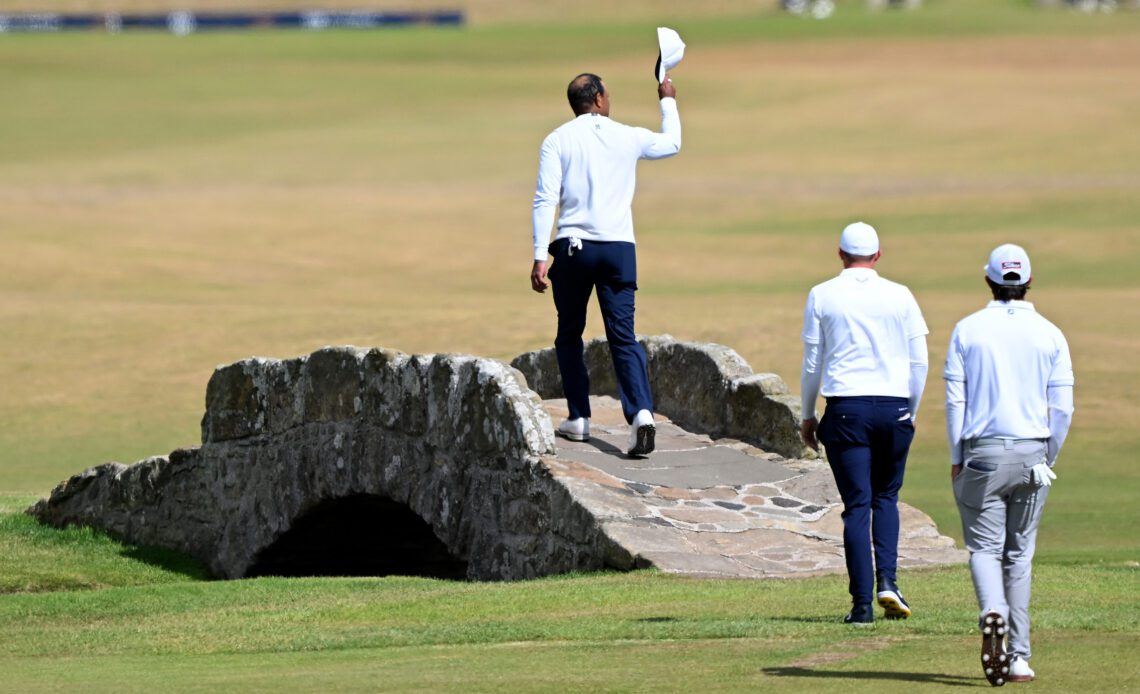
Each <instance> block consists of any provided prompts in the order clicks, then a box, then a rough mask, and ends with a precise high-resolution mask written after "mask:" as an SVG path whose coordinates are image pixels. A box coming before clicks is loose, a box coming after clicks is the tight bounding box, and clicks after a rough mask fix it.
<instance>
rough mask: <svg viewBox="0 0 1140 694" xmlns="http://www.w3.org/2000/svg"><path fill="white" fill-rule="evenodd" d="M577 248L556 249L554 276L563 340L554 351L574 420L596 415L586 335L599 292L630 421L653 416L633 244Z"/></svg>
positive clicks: (563, 244) (564, 244)
mask: <svg viewBox="0 0 1140 694" xmlns="http://www.w3.org/2000/svg"><path fill="white" fill-rule="evenodd" d="M581 244H582V245H581V248H571V247H570V240H569V239H559V240H557V241H555V242H554V243H552V244H550V255H552V256H554V262H553V264H552V265H551V266H550V271H549V273H548V275H547V276H548V277H549V278H550V282H551V285H552V286H553V289H554V306H555V308H556V309H558V335H557V337H555V339H554V352H555V354H556V355H557V356H558V369H559V371H560V372H561V373H562V392H563V393H564V394H565V395H566V402H567V405H568V406H569V409H570V418H571V419H577V418H578V417H589V416H590V375H589V373H587V371H586V360H585V356H584V354H583V344H582V332H583V331H584V330H585V329H586V306H587V304H588V303H589V301H590V294H591V293H593V291H594V289H595V288H596V289H597V291H598V304H599V306H601V309H602V321H603V322H604V323H605V326H606V339H607V340H608V341H609V344H610V355H611V356H612V357H613V362H614V373H615V375H616V376H617V384H618V396H619V398H620V399H621V409H622V412H623V413H624V414H625V421H626V422H632V421H633V418H634V416H635V415H636V414H637V413H638V412H639V411H640V410H649V411H650V412H652V411H653V395H652V393H651V392H650V390H649V370H648V368H647V365H646V360H645V350H644V349H643V348H642V346H641V344H640V343H639V342H638V341H637V335H636V333H635V332H634V330H633V310H634V306H633V304H634V302H633V297H634V293H635V292H636V291H637V253H636V246H634V245H633V244H632V243H625V242H621V241H614V242H602V241H582V242H581Z"/></svg>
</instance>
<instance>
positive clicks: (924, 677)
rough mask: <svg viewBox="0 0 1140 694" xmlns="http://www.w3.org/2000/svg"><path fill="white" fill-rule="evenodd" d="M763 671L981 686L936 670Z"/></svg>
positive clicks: (776, 674)
mask: <svg viewBox="0 0 1140 694" xmlns="http://www.w3.org/2000/svg"><path fill="white" fill-rule="evenodd" d="M762 672H763V673H764V674H765V675H771V676H772V677H816V678H819V679H837V680H842V679H852V680H888V681H897V682H922V683H924V684H943V685H948V686H951V687H976V686H980V683H979V681H978V678H977V677H962V676H961V675H943V674H939V673H935V672H871V671H859V670H854V671H839V670H813V669H811V668H808V667H768V668H764V669H763V670H762Z"/></svg>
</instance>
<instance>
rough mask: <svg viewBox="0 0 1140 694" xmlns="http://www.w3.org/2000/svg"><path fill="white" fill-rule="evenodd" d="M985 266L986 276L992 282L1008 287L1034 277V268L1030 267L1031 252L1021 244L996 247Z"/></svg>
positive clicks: (1021, 283)
mask: <svg viewBox="0 0 1140 694" xmlns="http://www.w3.org/2000/svg"><path fill="white" fill-rule="evenodd" d="M985 267H986V277H989V278H990V281H991V282H993V283H994V284H1003V285H1006V286H1007V287H1019V286H1021V285H1023V284H1028V283H1029V280H1030V279H1032V277H1033V270H1032V268H1030V267H1029V254H1028V253H1026V252H1025V249H1024V248H1022V247H1021V246H1017V245H1015V244H1012V243H1006V244H1003V245H1001V246H998V247H997V248H995V249H994V251H993V253H990V261H989V262H988V263H986V266H985Z"/></svg>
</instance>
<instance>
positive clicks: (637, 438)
mask: <svg viewBox="0 0 1140 694" xmlns="http://www.w3.org/2000/svg"><path fill="white" fill-rule="evenodd" d="M656 436H657V427H656V426H654V424H653V413H652V412H650V411H649V410H641V411H640V412H638V413H637V416H636V417H634V418H633V423H632V424H630V425H629V450H627V451H626V454H627V455H629V457H631V458H648V457H649V454H650V453H652V452H653V439H654V438H655V437H656Z"/></svg>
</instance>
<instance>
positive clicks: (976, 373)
mask: <svg viewBox="0 0 1140 694" xmlns="http://www.w3.org/2000/svg"><path fill="white" fill-rule="evenodd" d="M985 270H986V284H987V285H988V286H989V288H990V292H991V293H992V295H993V299H994V300H993V301H991V302H990V303H989V304H988V305H987V306H986V307H985V308H983V309H982V310H980V311H977V312H976V313H973V314H971V315H970V316H967V317H966V318H964V319H962V321H960V322H959V323H958V325H957V326H956V327H955V328H954V333H953V335H952V336H951V337H950V347H949V349H948V350H947V352H946V370H945V373H944V374H943V375H944V377H945V378H946V432H947V437H948V438H949V442H950V465H951V467H950V478H951V479H952V480H953V485H954V498H955V499H956V500H957V502H958V512H959V514H960V515H961V516H962V533H963V536H964V537H965V541H966V549H968V550H969V551H970V573H971V574H972V576H973V580H974V590H975V592H976V593H977V597H978V605H979V608H980V610H981V613H980V627H981V629H982V668H983V670H984V672H985V674H986V678H987V679H988V680H989V681H990V684H992V685H995V686H1000V685H1002V684H1004V683H1005V682H1007V681H1009V682H1028V681H1031V680H1032V679H1033V678H1034V673H1033V670H1031V669H1030V668H1029V662H1028V661H1029V657H1030V650H1029V593H1030V573H1031V570H1032V562H1033V552H1034V550H1035V548H1036V542H1037V526H1038V524H1039V523H1040V521H1041V512H1042V510H1043V508H1044V506H1045V498H1046V497H1047V496H1048V494H1049V488H1050V485H1052V483H1053V480H1054V479H1056V475H1054V474H1053V471H1052V468H1053V465H1054V464H1055V463H1056V462H1057V454H1058V453H1059V452H1060V450H1061V445H1062V444H1063V443H1064V442H1065V437H1066V436H1068V433H1069V423H1070V422H1071V421H1072V416H1073V380H1074V379H1073V362H1072V358H1071V357H1070V356H1069V346H1068V343H1067V342H1066V341H1065V336H1064V335H1063V334H1062V333H1061V331H1060V330H1059V329H1058V328H1057V326H1055V325H1053V324H1052V323H1050V322H1049V321H1048V320H1046V319H1045V318H1044V317H1043V316H1041V315H1040V314H1038V313H1037V311H1036V310H1034V308H1033V304H1031V303H1029V302H1027V301H1025V293H1026V292H1027V291H1028V290H1029V282H1030V280H1031V279H1032V274H1031V268H1030V265H1029V256H1028V254H1026V252H1025V249H1023V248H1021V247H1020V246H1015V245H1013V244H1005V245H1002V246H998V247H997V248H996V249H994V251H993V253H991V254H990V258H989V262H987V263H986V266H985ZM1007 630H1008V639H1009V647H1008V651H1007V649H1006V646H1005V640H1006V636H1007Z"/></svg>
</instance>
